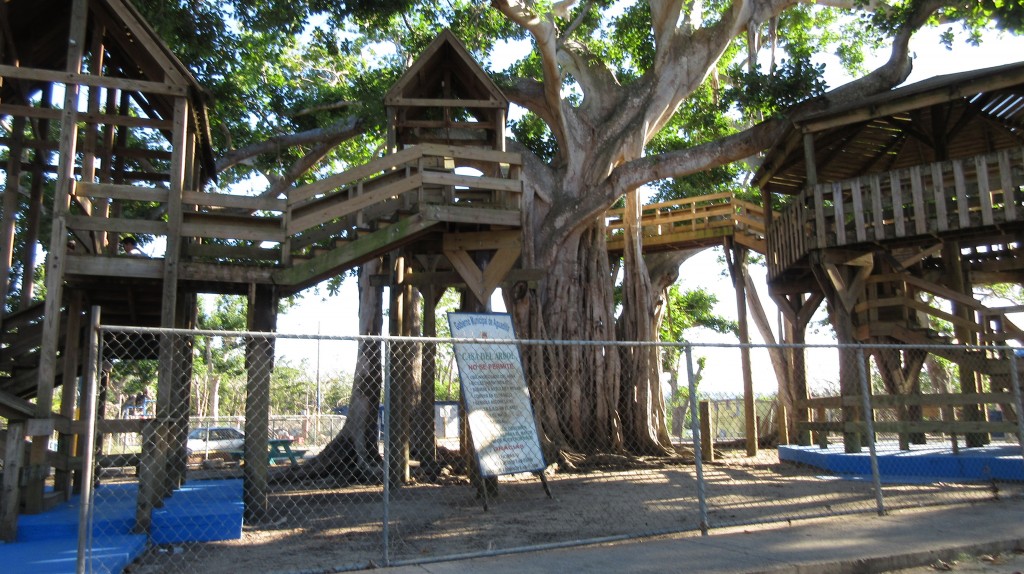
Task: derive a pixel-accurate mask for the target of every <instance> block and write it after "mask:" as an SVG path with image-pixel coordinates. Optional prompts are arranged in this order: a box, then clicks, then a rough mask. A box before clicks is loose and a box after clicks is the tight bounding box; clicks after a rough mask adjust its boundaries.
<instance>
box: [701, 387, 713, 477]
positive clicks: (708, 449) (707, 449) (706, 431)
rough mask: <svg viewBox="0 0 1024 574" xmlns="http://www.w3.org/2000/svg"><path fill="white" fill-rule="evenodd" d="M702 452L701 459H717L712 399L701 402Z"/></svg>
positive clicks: (707, 460) (711, 460)
mask: <svg viewBox="0 0 1024 574" xmlns="http://www.w3.org/2000/svg"><path fill="white" fill-rule="evenodd" d="M700 453H701V460H703V461H705V462H714V461H715V420H714V417H713V416H711V402H710V401H701V402H700Z"/></svg>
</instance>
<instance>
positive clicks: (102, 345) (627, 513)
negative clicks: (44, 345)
mask: <svg viewBox="0 0 1024 574" xmlns="http://www.w3.org/2000/svg"><path fill="white" fill-rule="evenodd" d="M96 333H97V335H98V362H97V363H96V365H97V366H98V367H99V368H98V369H97V378H98V380H99V383H100V384H99V393H98V395H99V398H98V399H97V400H98V401H100V402H99V403H98V404H97V409H98V410H97V412H99V413H103V416H105V417H107V418H106V419H105V420H107V422H106V423H103V421H101V424H99V425H97V428H98V429H99V430H98V432H100V433H103V430H104V429H106V431H107V432H106V433H104V434H103V436H102V437H101V436H98V435H97V436H94V437H91V438H87V439H86V440H87V441H92V444H96V445H97V449H96V452H95V455H96V461H97V464H96V468H95V470H96V479H95V480H94V481H91V482H87V484H92V485H93V486H94V488H93V489H91V490H90V494H91V496H85V497H83V499H82V500H83V504H85V505H86V506H85V507H83V516H85V517H87V519H88V521H89V524H91V529H89V528H83V532H84V533H85V541H86V542H91V543H89V544H85V543H83V554H82V563H83V564H91V568H92V570H93V571H103V570H102V567H101V566H97V564H98V563H97V562H95V561H91V558H93V557H95V556H96V555H97V554H98V553H99V552H100V548H101V547H102V546H103V544H105V543H106V542H107V541H109V540H110V539H111V538H112V537H115V536H124V535H134V536H136V538H137V541H138V545H139V546H138V548H137V549H136V556H135V557H134V559H133V560H134V565H133V566H132V569H133V571H146V572H204V573H205V572H221V571H223V572H237V571H244V570H250V571H253V572H264V571H275V572H300V571H301V572H307V571H342V570H351V569H358V568H362V567H367V566H371V565H385V564H390V565H395V564H406V563H422V562H428V561H432V560H439V559H447V558H452V557H461V556H478V555H487V554H494V553H505V552H513V551H518V550H522V549H539V548H549V547H553V546H567V545H576V544H583V543H591V542H595V541H608V540H615V539H623V538H631V537H640V536H648V535H655V534H665V533H676V532H685V531H702V532H708V531H710V532H712V533H713V532H714V530H715V528H720V527H725V526H734V525H744V524H755V523H777V522H784V521H788V520H794V519H802V518H811V517H822V516H832V515H844V514H857V513H876V512H878V513H880V512H887V511H892V510H895V509H900V508H911V507H919V506H926V505H939V504H960V503H975V502H980V501H991V500H997V499H999V498H1002V497H1004V496H1008V495H1011V494H1018V493H1019V492H1020V491H1021V490H1022V486H1024V459H1022V456H1021V452H1022V451H1021V438H1020V437H1021V433H1022V430H1021V429H1022V426H1021V424H1020V422H1019V421H1020V417H1018V416H1017V415H1016V413H1020V412H1021V410H1020V383H1019V380H1018V378H1017V359H1016V357H1015V355H1014V354H1013V353H1012V351H1011V350H1009V349H999V348H991V347H990V348H986V349H984V350H981V351H979V352H978V353H976V354H974V355H972V356H974V357H976V360H977V364H974V365H968V366H970V367H971V368H973V372H974V373H976V374H978V375H977V376H979V377H980V380H982V382H983V385H984V386H983V390H984V392H985V395H984V396H983V397H978V398H976V400H975V399H974V398H963V394H962V393H961V394H960V395H955V393H956V392H958V390H957V389H956V388H955V387H956V385H955V379H956V374H957V372H956V369H955V368H954V367H955V365H954V366H951V365H950V364H949V363H942V362H938V364H937V365H929V366H928V367H927V368H925V369H924V370H922V372H921V376H920V377H919V378H918V379H917V380H916V382H915V384H914V385H910V386H909V387H907V388H901V389H894V387H893V386H892V382H891V381H890V380H888V379H889V377H888V376H887V375H886V374H885V373H883V371H881V370H880V367H879V365H880V363H879V362H878V360H877V359H875V358H873V357H876V356H879V355H878V353H879V349H881V348H880V347H850V348H839V347H836V346H803V347H799V348H798V349H799V350H800V352H803V353H804V354H805V357H806V360H807V361H806V362H807V364H809V365H813V367H812V368H810V369H809V370H808V373H807V382H806V384H807V387H808V395H809V396H808V397H807V398H806V399H803V398H797V399H793V398H789V399H783V400H781V401H780V400H779V395H778V393H777V392H775V388H776V383H775V377H774V373H773V372H772V369H771V367H770V364H771V363H770V359H769V351H770V350H771V349H770V348H768V347H763V346H747V347H740V346H728V345H718V346H708V345H699V344H688V345H674V346H670V345H655V344H649V343H643V344H641V343H571V342H555V341H515V342H502V341H480V340H474V341H460V340H452V339H444V340H440V339H416V340H413V339H399V338H386V337H385V338H380V337H376V338H374V337H366V338H346V337H330V336H312V335H311V336H305V335H303V336H297V335H274V334H266V333H237V332H230V333H229V332H214V331H182V330H160V329H134V328H123V327H108V326H105V327H100V328H98V329H97V330H96ZM285 340H293V341H294V340H297V341H300V342H302V343H304V344H303V345H302V346H303V347H305V348H316V349H318V351H319V352H320V353H322V354H325V355H328V354H329V356H331V357H342V358H343V359H344V360H345V361H346V364H347V365H349V366H350V368H351V369H352V371H351V374H352V377H351V380H350V383H349V384H351V389H346V391H347V393H348V395H346V396H351V398H350V399H349V404H348V406H347V412H346V413H345V414H344V415H333V414H328V415H325V414H317V413H315V412H309V411H307V412H306V413H303V412H301V409H300V407H299V405H302V406H303V407H304V406H305V405H308V404H312V403H311V402H310V401H309V400H308V398H305V397H309V396H310V393H311V391H312V389H313V387H314V385H318V383H319V384H320V385H322V384H323V381H320V380H319V379H320V377H317V379H318V380H317V381H314V380H311V378H310V377H302V376H298V377H296V376H285V375H287V374H288V373H285V374H284V375H282V374H280V373H277V372H276V371H273V370H272V369H271V367H272V365H271V363H276V365H277V366H278V367H280V366H281V365H287V364H289V362H288V360H287V358H286V357H281V356H278V357H276V358H275V355H274V353H273V352H272V351H271V352H269V353H267V352H266V350H267V349H271V350H272V349H273V348H274V346H275V344H277V343H279V342H281V341H285ZM469 342H472V343H473V344H475V345H477V347H476V348H482V349H484V350H487V349H489V348H490V347H489V346H490V345H493V346H494V349H496V350H497V349H499V347H500V348H505V347H502V345H506V346H507V345H509V344H511V345H513V346H514V347H515V348H516V349H517V350H518V352H519V355H520V356H521V357H522V358H523V365H524V367H525V371H524V372H525V374H526V381H527V382H528V387H529V397H528V400H527V402H526V403H525V406H526V408H525V410H522V409H520V410H513V411H512V412H518V413H519V414H520V416H522V413H528V414H527V415H526V416H528V417H532V420H526V421H524V420H507V421H504V422H501V420H500V419H501V417H502V416H505V414H502V413H495V412H490V413H482V414H481V413H479V412H474V414H473V415H472V416H474V417H475V416H489V417H491V418H492V419H493V420H492V421H491V422H492V423H494V421H498V423H497V426H499V427H502V426H503V425H504V427H511V426H513V425H515V424H520V425H522V424H527V425H539V428H540V429H541V431H542V432H541V437H542V439H543V454H544V457H545V463H546V468H545V470H544V477H545V478H546V482H547V486H548V487H549V488H550V492H551V494H552V496H551V497H549V496H548V495H547V493H546V490H545V485H544V484H542V482H541V480H540V478H539V477H538V475H536V474H534V473H530V472H522V473H516V474H508V475H501V476H498V477H497V478H487V477H484V478H481V477H479V476H477V475H476V472H477V470H476V459H475V457H474V456H473V453H472V449H470V448H469V444H470V443H471V442H472V441H471V440H470V439H471V438H472V437H470V436H469V432H471V431H472V429H474V428H476V429H479V428H482V427H474V426H472V425H473V422H472V421H467V420H466V419H467V417H465V416H464V412H463V411H464V408H463V406H461V405H459V404H458V401H459V398H460V395H459V384H458V380H459V379H458V366H457V364H456V362H455V361H453V360H452V357H453V345H456V344H460V343H469ZM481 345H482V347H481ZM776 349H777V348H776ZM793 349H795V348H792V347H787V348H786V350H787V351H789V350H793ZM885 349H886V350H887V351H896V352H898V353H908V352H910V351H912V350H913V351H922V350H924V349H911V348H909V347H887V348H885ZM651 351H653V352H657V353H659V354H661V358H662V359H663V360H667V362H666V364H665V370H666V371H668V380H667V381H664V382H662V383H660V384H658V387H659V388H658V389H657V391H658V392H655V393H653V395H652V397H651V400H650V407H649V408H650V409H651V412H652V413H653V415H652V418H651V419H650V421H649V423H651V424H653V425H654V426H655V427H658V428H661V429H662V430H663V431H664V435H663V436H662V438H663V439H667V441H666V440H662V442H661V444H662V445H663V446H664V448H663V449H662V450H661V451H660V452H656V453H654V452H642V453H638V452H637V448H636V447H635V445H636V444H638V443H636V442H635V441H636V439H635V438H634V439H630V438H629V437H626V438H625V439H621V437H620V438H618V439H617V438H616V437H615V436H609V434H608V433H607V432H605V431H606V429H608V428H614V427H615V425H616V424H617V425H619V426H620V427H623V428H626V427H628V426H629V424H632V423H629V422H623V421H619V422H617V423H614V424H608V425H604V426H602V423H601V422H600V420H599V419H600V417H601V414H600V413H598V412H595V410H594V409H593V408H592V405H595V404H599V403H598V402H595V401H594V398H595V397H594V396H586V393H592V394H594V393H600V392H609V389H604V390H602V389H599V388H595V387H594V386H593V384H594V383H593V381H587V380H583V379H582V378H581V376H580V373H581V372H582V371H581V368H580V367H579V365H580V364H581V362H585V361H586V360H587V359H588V357H589V358H593V357H595V356H598V357H604V358H610V357H623V356H626V354H628V353H633V354H635V353H639V352H651ZM496 352H497V351H496ZM741 352H749V353H750V354H751V361H752V363H753V364H754V365H755V366H756V369H755V373H756V376H755V388H758V389H762V394H760V395H758V396H757V397H754V398H753V399H754V400H751V401H745V400H744V398H743V397H742V396H740V394H739V393H740V390H741V389H742V384H741V383H740V382H739V381H738V380H737V379H733V378H731V376H732V375H730V374H729V373H730V372H731V371H729V370H728V369H729V368H731V367H730V366H731V365H738V364H740V363H741V361H740V360H739V358H740V353H741ZM232 357H233V358H232ZM702 358H703V360H701V361H700V363H701V364H702V365H704V367H700V366H698V365H697V363H698V360H699V359H702ZM232 361H233V362H232ZM673 361H676V362H673ZM843 361H847V362H848V363H847V364H845V365H844V364H843ZM961 366H964V365H961ZM143 367H146V368H143ZM761 367H763V368H761ZM147 369H148V370H147ZM943 369H945V370H943ZM139 372H145V373H148V375H147V376H149V377H150V379H148V380H147V382H146V385H147V388H148V389H149V391H150V392H149V396H152V397H153V398H154V400H155V408H153V409H151V410H149V411H144V412H143V413H142V415H141V416H136V415H135V414H133V415H132V417H135V418H134V420H135V422H133V423H132V424H127V423H124V424H120V426H118V424H112V423H111V422H110V421H111V420H117V419H119V418H120V417H121V416H122V414H123V413H124V412H125V411H123V409H122V408H121V405H120V404H118V401H119V400H120V401H123V400H125V399H121V398H119V396H124V394H125V393H123V392H122V393H120V394H119V393H118V392H117V391H118V390H119V389H122V388H124V386H125V384H126V381H135V380H136V379H132V378H131V377H136V376H138V373H139ZM272 373H273V374H272ZM841 373H842V376H841ZM986 373H991V374H986ZM158 380H159V381H160V384H159V385H158V384H157V381H158ZM630 384H631V381H626V380H621V381H619V382H618V385H619V386H618V387H616V388H615V389H611V391H610V392H617V393H618V396H617V398H616V400H617V401H619V403H618V406H619V408H618V409H612V410H617V411H618V412H625V411H626V410H627V409H628V408H630V407H635V406H636V405H635V404H631V403H630V401H631V400H632V398H633V395H629V394H627V393H626V392H624V391H623V389H628V388H629V385H630ZM318 386H319V385H318ZM893 390H895V391H897V392H895V393H894V392H892V391H893ZM211 392H212V393H215V394H216V395H217V401H215V402H217V403H218V407H217V408H218V411H219V412H212V411H211V410H210V408H211V405H212V404H213V401H211V396H210V393H211ZM318 394H319V393H318ZM929 395H932V396H939V397H947V402H948V403H949V404H947V405H946V406H945V407H943V408H931V407H928V408H924V407H921V406H920V405H922V404H926V403H928V399H927V397H928V396H929ZM906 396H911V397H925V398H924V399H920V398H918V399H909V400H908V399H906V398H905V397H906ZM953 396H960V397H961V398H960V399H958V400H956V401H953V400H952V399H948V397H953ZM104 397H105V398H104ZM297 397H303V399H302V400H299V399H298V398H297ZM442 400H443V401H445V402H443V405H444V406H443V408H442V407H441V406H439V405H440V404H442ZM524 400H525V399H524ZM815 401H817V402H815ZM901 401H902V402H901ZM971 401H974V402H971ZM435 403H437V404H435ZM876 403H877V404H876ZM954 403H955V404H954ZM750 406H752V407H753V408H754V410H755V412H754V416H753V417H748V415H747V413H746V409H747V408H749V407H750ZM288 409H293V410H295V411H296V412H286V411H287V410H288ZM271 413H273V415H271ZM864 413H870V416H866V417H865V416H863V415H864ZM506 414H507V413H506ZM659 417H660V418H659ZM997 419H1001V420H997ZM746 420H754V421H756V426H757V428H756V429H749V428H747V426H746V422H745V421H746ZM467 422H468V424H469V425H470V426H469V427H468V428H467ZM968 423H970V424H968ZM944 424H945V425H946V426H943V425H944ZM659 425H663V426H659ZM875 425H877V427H878V428H872V427H873V426H875ZM901 425H902V426H901ZM492 426H493V425H492ZM222 428H227V429H232V430H234V431H236V432H234V433H224V435H223V436H221V435H220V434H217V435H216V436H215V435H214V433H213V431H214V429H222ZM943 429H950V430H951V432H948V433H944V432H943ZM992 429H996V430H992ZM1007 429H1010V431H1009V432H1007ZM115 431H117V432H115ZM204 431H205V433H206V434H202V433H203V432H204ZM755 431H756V432H755ZM967 431H970V432H967ZM477 432H479V431H477ZM242 434H244V438H241V437H240V436H238V435H242ZM655 434H658V433H655ZM784 435H789V438H790V439H792V440H791V442H793V443H797V442H800V441H803V442H804V443H805V445H804V446H800V445H796V444H794V445H790V446H783V447H780V446H779V445H778V442H779V437H780V436H784ZM754 436H756V437H757V438H756V439H755V442H756V447H755V446H753V445H752V444H751V438H752V437H754ZM475 438H476V439H477V441H476V443H475V444H486V443H487V442H488V441H489V440H492V439H491V438H489V437H480V436H477V437H475ZM481 439H482V442H481ZM198 440H201V441H202V446H201V447H200V446H197V445H198V443H197V441H198ZM493 440H498V439H497V437H494V439H493ZM631 440H632V441H634V442H633V443H631V442H630V441H631ZM968 444H978V445H979V446H977V447H971V448H968ZM826 446H827V447H828V448H824V447H826ZM852 447H855V448H852ZM851 450H859V451H860V453H859V454H858V453H847V452H844V451H851ZM752 451H753V453H752ZM943 457H945V458H943ZM818 459H820V460H818ZM943 460H945V461H946V462H943ZM949 461H952V462H949ZM976 461H980V462H977V463H976V464H975V462H976ZM970 466H977V467H978V469H980V470H978V472H979V473H980V474H975V475H970V476H963V477H956V476H952V474H951V473H952V471H951V469H952V468H953V467H958V468H959V467H970ZM997 467H998V468H997ZM1004 473H1005V474H1004ZM485 502H486V505H487V508H486V510H485V508H484V505H485ZM135 569H138V570H135Z"/></svg>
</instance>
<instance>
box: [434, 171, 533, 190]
mask: <svg viewBox="0 0 1024 574" xmlns="http://www.w3.org/2000/svg"><path fill="white" fill-rule="evenodd" d="M421 176H422V178H423V183H424V184H434V185H451V186H455V187H467V188H469V189H486V190H492V191H511V192H516V193H519V192H522V191H523V182H522V181H519V180H518V179H501V178H497V177H483V176H474V175H459V174H457V173H447V172H438V171H424V172H423V173H422V174H421ZM456 196H458V190H457V191H456Z"/></svg>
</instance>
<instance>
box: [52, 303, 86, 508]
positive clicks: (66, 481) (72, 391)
mask: <svg viewBox="0 0 1024 574" xmlns="http://www.w3.org/2000/svg"><path fill="white" fill-rule="evenodd" d="M83 301H84V297H83V295H82V292H81V291H77V290H76V291H74V292H72V293H70V294H69V296H68V321H67V332H66V334H65V338H64V357H63V360H64V374H63V375H62V377H61V379H62V380H63V383H62V385H61V393H60V397H61V398H60V414H61V416H63V417H65V418H67V419H68V420H74V419H75V418H76V417H75V411H76V410H77V409H81V406H80V404H79V403H80V402H81V401H80V400H79V397H80V396H84V394H81V391H80V389H81V385H80V384H79V381H78V370H79V363H80V362H81V361H80V358H81V357H82V356H83V353H82V345H83V344H84V343H85V342H86V341H87V340H88V337H84V338H83V337H82V311H83V310H84V307H85V306H84V303H83ZM76 407H77V409H76ZM82 412H84V410H83V411H82ZM76 437H78V435H77V434H73V433H60V434H58V435H57V452H58V454H59V455H60V457H61V458H62V459H64V460H65V461H67V460H68V458H70V457H71V456H72V455H73V454H74V453H73V452H72V448H73V445H74V443H75V439H76ZM72 474H73V473H72V468H70V466H69V465H65V469H63V470H61V469H57V470H56V472H55V475H54V486H53V489H54V491H55V492H59V493H61V495H62V497H63V499H64V500H65V501H66V500H68V499H69V498H70V497H71V491H72V489H71V483H72V481H71V479H72Z"/></svg>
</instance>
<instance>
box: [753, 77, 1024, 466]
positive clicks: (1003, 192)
mask: <svg viewBox="0 0 1024 574" xmlns="http://www.w3.org/2000/svg"><path fill="white" fill-rule="evenodd" d="M1022 130H1024V64H1013V65H1007V66H1002V67H997V68H990V69H984V70H977V71H972V72H965V73H961V74H955V75H948V76H941V77H936V78H932V79H930V80H927V81H923V82H919V83H916V84H912V85H909V86H905V87H900V88H897V89H894V90H892V91H890V92H887V93H884V94H880V95H877V96H874V97H871V98H866V99H862V100H859V101H857V102H855V103H853V104H850V105H846V106H840V107H838V108H835V109H831V110H829V111H827V112H823V113H819V114H817V115H812V116H810V117H807V118H805V119H803V120H801V121H799V122H796V123H795V124H794V125H793V126H792V127H791V128H790V129H789V131H788V133H787V134H786V135H785V136H784V137H783V138H781V140H780V141H779V142H778V143H777V145H776V146H775V148H774V149H772V150H771V151H770V153H769V154H768V155H767V157H766V159H765V161H764V164H763V166H762V168H761V169H760V171H759V173H758V174H757V183H758V185H759V186H760V188H761V189H762V191H763V193H764V195H765V197H766V201H767V200H768V198H769V197H770V196H772V195H778V196H781V197H783V198H784V199H783V201H784V203H785V204H786V207H785V209H783V210H782V211H781V213H778V214H775V216H774V217H772V219H771V221H770V222H769V224H768V229H767V247H768V249H767V259H768V280H769V287H770V291H771V293H772V296H773V298H775V300H776V301H777V302H778V303H779V306H780V308H781V309H782V310H783V312H784V314H785V315H786V317H787V320H788V322H789V323H790V324H791V326H792V327H793V329H794V331H795V332H796V333H797V334H798V335H797V341H796V342H799V341H802V336H803V335H802V333H803V331H804V329H805V327H806V324H807V321H808V320H809V319H810V316H811V314H812V313H813V311H814V308H816V307H817V306H818V305H819V303H820V302H821V300H822V299H823V298H824V299H827V300H828V304H829V308H830V312H831V319H832V324H833V326H834V328H835V330H836V333H837V336H838V338H839V341H840V343H857V342H860V343H872V344H883V343H893V344H909V345H934V346H933V347H928V349H927V353H932V354H934V355H938V356H941V357H944V358H946V359H948V360H949V361H952V362H953V363H956V364H957V365H958V366H959V370H958V375H959V384H960V388H961V391H962V394H960V395H957V394H951V393H948V392H947V393H940V394H937V395H930V396H929V397H923V398H922V397H921V396H920V386H921V381H920V373H921V369H922V365H924V363H925V360H926V354H927V353H926V352H925V351H923V350H921V351H902V352H901V351H898V350H895V349H884V348H875V349H868V350H867V352H868V353H869V354H871V355H872V356H873V357H874V360H875V364H876V365H877V367H878V371H879V374H880V376H881V378H882V380H883V382H884V385H885V388H886V391H887V393H888V395H889V396H888V397H876V401H877V403H878V405H881V406H880V407H879V408H889V409H895V410H896V412H897V415H898V418H899V419H900V420H899V422H895V423H876V424H875V428H876V430H878V431H892V432H897V433H899V434H900V438H901V445H902V446H903V447H904V448H906V447H907V445H908V444H909V442H912V441H920V440H922V439H923V436H924V433H929V432H944V433H950V434H966V436H967V444H968V446H978V445H980V444H982V443H983V442H984V441H985V436H986V435H985V433H987V432H992V431H997V430H1009V431H1011V432H1012V431H1013V425H1007V423H1002V424H1003V425H1007V426H1006V428H1004V427H1002V426H999V425H997V423H986V422H985V420H984V418H985V416H984V415H985V412H984V405H985V404H992V403H1001V404H1004V405H1005V406H1004V411H1009V412H1007V414H1008V415H1010V417H1011V418H1012V416H1013V412H1012V411H1013V409H1012V403H1013V400H1012V398H1011V397H1012V393H1009V392H1008V391H1010V390H1012V387H1011V385H1012V384H1013V381H1012V379H1011V377H1010V374H1011V372H1012V371H1015V370H1016V365H1014V364H1012V362H1013V361H1015V360H1016V359H1014V358H1012V357H1007V356H1005V354H1004V353H1000V352H996V351H994V350H991V349H985V347H986V346H1001V345H1013V346H1019V345H1020V344H1021V343H1022V339H1024V336H1022V333H1021V331H1020V330H1019V329H1018V328H1017V327H1016V326H1014V324H1013V322H1011V321H1010V318H1009V317H1008V315H1009V314H1011V313H1015V312H1020V311H1022V310H1024V309H1021V308H1020V307H1016V306H1014V307H994V306H990V305H988V304H986V303H984V302H982V301H981V300H979V299H978V298H976V297H975V296H974V288H975V287H979V286H984V285H989V284H992V283H997V282H1011V283H1020V282H1021V280H1022V278H1024V274H1022V272H1024V258H1022V257H1024V245H1022V243H1021V240H1022V237H1021V234H1022V231H1024V195H1022V189H1024V188H1022V186H1024V147H1022V146H1024V131H1022ZM939 325H951V330H949V329H943V330H941V331H940V329H939ZM851 353H852V351H851ZM843 363H844V365H845V366H844V372H842V373H841V383H840V384H841V387H842V388H841V392H842V395H843V398H842V400H840V401H831V402H829V401H824V402H823V401H820V400H819V401H818V402H814V401H811V402H808V401H806V398H807V391H806V385H805V383H804V382H803V380H802V377H803V374H802V373H797V374H796V376H797V377H798V378H800V379H801V380H800V381H798V385H797V389H796V390H797V394H798V395H802V397H801V399H802V400H801V401H800V404H799V405H797V408H796V409H795V411H796V412H795V414H796V418H797V427H798V429H799V430H800V431H801V441H802V442H804V443H806V442H807V441H809V435H808V431H820V432H821V433H822V436H824V433H826V432H829V431H832V432H842V433H843V434H844V437H845V438H844V443H845V445H846V448H847V450H848V451H854V450H856V449H858V448H859V445H860V439H859V437H858V436H857V435H858V433H861V432H864V430H865V427H864V420H863V417H861V416H860V415H859V414H858V406H859V405H860V402H859V399H857V398H856V397H859V396H860V395H861V392H860V390H859V386H858V384H857V381H856V373H855V372H854V371H855V369H854V368H853V367H854V365H855V363H856V360H855V359H854V357H853V356H847V357H846V358H845V359H844V361H843ZM985 387H987V390H988V391H989V392H988V393H983V392H982V391H983V390H986V388H985ZM808 407H814V410H816V411H824V410H826V409H835V410H839V411H841V413H842V421H843V422H827V421H816V422H815V421H810V419H809V411H808ZM928 407H934V408H936V409H941V410H942V411H943V412H945V413H946V416H944V417H943V420H924V419H923V417H922V409H927V408H928ZM956 409H959V410H960V411H961V415H960V417H961V419H962V420H952V419H953V417H952V413H953V412H954V410H956ZM997 427H998V428H997Z"/></svg>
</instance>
